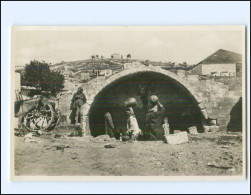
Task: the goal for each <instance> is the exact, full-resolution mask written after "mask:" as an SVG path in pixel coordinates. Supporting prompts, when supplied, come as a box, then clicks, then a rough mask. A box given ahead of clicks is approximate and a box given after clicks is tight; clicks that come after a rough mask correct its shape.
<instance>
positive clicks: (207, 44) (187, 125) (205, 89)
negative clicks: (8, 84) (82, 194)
mask: <svg viewBox="0 0 251 195" xmlns="http://www.w3.org/2000/svg"><path fill="white" fill-rule="evenodd" d="M11 44H12V50H11V63H12V69H11V71H12V75H11V76H12V81H13V82H12V90H11V93H12V94H11V95H12V96H11V97H12V105H11V108H12V110H11V112H12V113H11V179H13V180H48V181H49V180H58V181H60V180H72V181H74V180H85V181H95V180H97V181H100V180H102V181H103V180H107V181H111V180H113V181H119V180H120V181H121V180H124V181H132V180H152V181H156V180H240V179H245V176H246V114H245V110H246V90H245V89H246V82H245V75H246V74H245V71H246V59H245V52H246V51H245V27H244V26H186V27H181V26H180V27H178V26H177V27H165V26H162V27H159V26H155V27H153V26H142V27H135V26H134V27H130V26H129V27H98V26H96V27H74V26H72V27H70V26H69V27H31V26H30V27H25V26H15V27H12V40H11ZM108 176H109V177H108Z"/></svg>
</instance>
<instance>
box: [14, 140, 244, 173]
mask: <svg viewBox="0 0 251 195" xmlns="http://www.w3.org/2000/svg"><path fill="white" fill-rule="evenodd" d="M15 139H16V140H15V173H16V175H46V176H60V175H74V176H76V175H81V176H87V175H96V176H110V175H113V176H120V175H128V176H135V175H138V176H152V175H154V176H160V175H161V176H179V175H189V176H197V175H241V173H242V152H241V151H242V148H241V143H237V142H236V143H234V144H231V145H225V144H223V145H222V144H217V143H216V142H215V141H214V140H209V139H198V140H197V141H190V142H189V143H185V144H180V145H168V144H164V143H162V142H161V141H141V142H140V141H139V142H136V143H128V142H118V141H104V140H102V139H97V138H96V139H95V138H83V137H69V138H66V137H64V138H62V137H61V138H57V139H55V138H52V139H51V138H41V137H32V138H31V139H29V142H28V141H27V140H26V141H25V139H24V137H15ZM111 142H114V143H116V144H117V147H116V148H105V147H104V145H105V144H107V143H111Z"/></svg>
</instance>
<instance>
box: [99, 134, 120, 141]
mask: <svg viewBox="0 0 251 195" xmlns="http://www.w3.org/2000/svg"><path fill="white" fill-rule="evenodd" d="M95 139H96V140H99V141H114V140H116V139H115V138H110V136H109V135H99V136H98V137H96V138H95Z"/></svg>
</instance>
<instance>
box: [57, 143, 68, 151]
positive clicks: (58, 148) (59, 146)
mask: <svg viewBox="0 0 251 195" xmlns="http://www.w3.org/2000/svg"><path fill="white" fill-rule="evenodd" d="M65 148H70V146H69V145H68V144H66V145H58V146H56V149H57V150H64V149H65Z"/></svg>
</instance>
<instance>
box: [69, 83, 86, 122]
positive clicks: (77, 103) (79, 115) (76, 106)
mask: <svg viewBox="0 0 251 195" xmlns="http://www.w3.org/2000/svg"><path fill="white" fill-rule="evenodd" d="M85 103H86V97H85V95H84V93H83V88H82V87H79V88H78V90H77V92H76V93H74V95H73V97H72V100H71V107H70V109H71V115H70V119H71V123H72V124H75V123H80V124H82V122H83V111H82V106H83V105H84V104H85Z"/></svg>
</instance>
